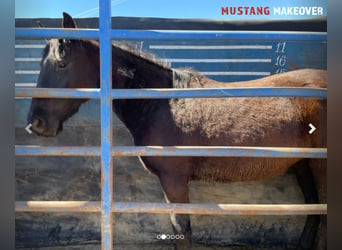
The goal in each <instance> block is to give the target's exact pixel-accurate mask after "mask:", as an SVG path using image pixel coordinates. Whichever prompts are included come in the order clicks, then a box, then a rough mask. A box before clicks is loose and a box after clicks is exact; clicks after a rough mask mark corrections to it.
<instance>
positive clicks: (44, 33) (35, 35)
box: [15, 28, 99, 40]
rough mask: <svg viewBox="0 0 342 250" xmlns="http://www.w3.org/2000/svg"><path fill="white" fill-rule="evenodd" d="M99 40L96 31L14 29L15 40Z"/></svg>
mask: <svg viewBox="0 0 342 250" xmlns="http://www.w3.org/2000/svg"><path fill="white" fill-rule="evenodd" d="M62 37H63V38H68V39H95V40H98V39H99V30H98V29H56V28H41V29H40V28H16V29H15V38H16V39H45V38H62Z"/></svg>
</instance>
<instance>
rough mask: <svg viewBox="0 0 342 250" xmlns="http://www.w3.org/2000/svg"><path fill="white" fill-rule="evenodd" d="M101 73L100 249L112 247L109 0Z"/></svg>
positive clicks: (105, 1) (104, 8) (103, 2)
mask: <svg viewBox="0 0 342 250" xmlns="http://www.w3.org/2000/svg"><path fill="white" fill-rule="evenodd" d="M99 6H100V17H99V27H100V66H101V69H100V76H101V90H100V93H101V101H100V103H101V185H102V186H101V190H102V193H101V209H102V210H101V215H102V216H101V237H102V238H101V239H102V240H101V242H102V250H112V249H113V228H112V222H113V216H112V212H111V205H112V199H113V198H112V197H113V181H112V180H113V165H112V162H113V161H112V155H111V152H112V66H111V64H112V56H111V55H112V47H111V38H110V33H111V29H112V22H111V0H99Z"/></svg>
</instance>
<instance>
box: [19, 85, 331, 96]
mask: <svg viewBox="0 0 342 250" xmlns="http://www.w3.org/2000/svg"><path fill="white" fill-rule="evenodd" d="M99 93H100V92H99V89H58V88H16V89H15V96H16V97H35V98H90V99H97V98H100V94H99ZM112 97H113V99H143V98H153V99H162V98H196V97H197V98H208V97H316V98H327V89H325V88H271V87H264V88H188V89H172V88H171V89H113V90H112Z"/></svg>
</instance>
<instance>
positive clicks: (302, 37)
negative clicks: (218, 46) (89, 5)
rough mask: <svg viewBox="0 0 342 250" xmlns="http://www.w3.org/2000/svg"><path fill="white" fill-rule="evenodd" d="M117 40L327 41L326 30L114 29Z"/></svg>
mask: <svg viewBox="0 0 342 250" xmlns="http://www.w3.org/2000/svg"><path fill="white" fill-rule="evenodd" d="M111 37H112V39H116V40H142V39H146V40H150V39H158V40H181V41H182V40H201V39H205V40H206V39H208V40H286V41H327V33H326V32H288V31H192V32H189V31H187V32H186V31H173V32H171V31H141V30H112V31H111Z"/></svg>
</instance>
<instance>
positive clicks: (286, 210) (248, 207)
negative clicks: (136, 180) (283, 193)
mask: <svg viewBox="0 0 342 250" xmlns="http://www.w3.org/2000/svg"><path fill="white" fill-rule="evenodd" d="M15 211H16V212H44V213H45V212H54V213H74V212H101V203H100V202H96V201H17V202H15ZM111 211H112V212H114V213H153V214H169V213H177V214H207V215H210V214H212V215H306V214H327V204H183V203H150V202H113V203H112V206H111Z"/></svg>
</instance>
